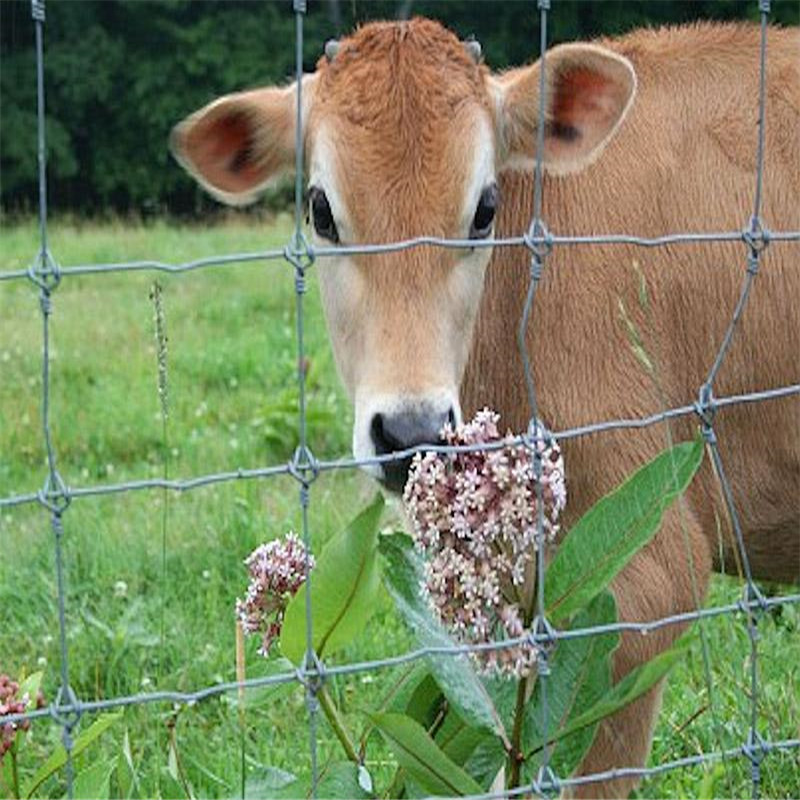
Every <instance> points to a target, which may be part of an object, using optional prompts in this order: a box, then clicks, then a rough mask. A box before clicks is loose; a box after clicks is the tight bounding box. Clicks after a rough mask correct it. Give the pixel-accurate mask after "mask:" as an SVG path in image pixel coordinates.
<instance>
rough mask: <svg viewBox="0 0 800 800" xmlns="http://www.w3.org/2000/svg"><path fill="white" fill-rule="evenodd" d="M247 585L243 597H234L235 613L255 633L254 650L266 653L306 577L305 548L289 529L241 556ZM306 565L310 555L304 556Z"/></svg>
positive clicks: (250, 634) (244, 625)
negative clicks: (257, 637)
mask: <svg viewBox="0 0 800 800" xmlns="http://www.w3.org/2000/svg"><path fill="white" fill-rule="evenodd" d="M244 563H245V566H246V567H247V569H248V572H249V573H250V585H249V586H248V587H247V594H246V595H245V598H244V600H241V599H237V600H236V616H237V617H238V618H239V621H240V622H241V624H242V630H243V631H244V632H245V633H246V634H247V635H249V636H252V635H255V634H259V635H260V636H261V647H259V649H258V652H259V653H260V654H261V655H263V656H266V655H268V654H269V649H270V647H271V646H272V643H273V642H274V641H275V640H276V639H277V638H278V637H279V636H280V635H281V628H282V626H283V616H284V614H285V613H286V607H287V606H288V605H289V601H290V600H291V599H292V597H294V595H295V594H297V591H298V590H299V589H300V587H301V586H302V585H303V584H304V583H305V580H306V572H305V569H306V548H305V545H304V544H303V543H302V542H301V541H300V539H299V538H298V537H297V536H296V535H295V534H294V533H292V532H290V533H288V534H287V535H286V537H285V538H283V539H274V540H273V541H271V542H267V543H266V544H262V545H259V546H258V547H257V548H256V549H255V550H253V552H252V553H251V554H250V555H249V556H248V557H247V558H246V559H245V561H244ZM308 563H309V568H311V569H313V567H314V556H311V555H309V557H308Z"/></svg>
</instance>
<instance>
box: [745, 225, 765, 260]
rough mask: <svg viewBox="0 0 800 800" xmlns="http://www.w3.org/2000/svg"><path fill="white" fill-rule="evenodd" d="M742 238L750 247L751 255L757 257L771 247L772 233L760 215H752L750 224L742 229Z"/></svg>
mask: <svg viewBox="0 0 800 800" xmlns="http://www.w3.org/2000/svg"><path fill="white" fill-rule="evenodd" d="M742 239H744V242H745V244H746V245H747V246H748V247H749V248H750V253H751V255H752V256H754V257H755V258H757V257H758V256H759V255H761V253H763V252H764V250H766V249H767V247H769V244H770V242H771V241H772V234H771V233H770V230H769V228H766V227H764V225H763V223H762V222H761V219H760V217H751V218H750V225H749V226H748V227H747V228H746V229H745V230H744V231H742Z"/></svg>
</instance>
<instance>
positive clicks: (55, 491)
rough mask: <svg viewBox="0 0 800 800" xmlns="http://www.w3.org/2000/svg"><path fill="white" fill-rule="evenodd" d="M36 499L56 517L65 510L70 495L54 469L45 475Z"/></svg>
mask: <svg viewBox="0 0 800 800" xmlns="http://www.w3.org/2000/svg"><path fill="white" fill-rule="evenodd" d="M36 499H37V500H38V501H39V503H40V504H41V505H43V506H44V507H45V508H46V509H47V510H48V511H50V512H52V513H53V514H55V515H56V516H57V517H60V516H61V515H62V514H63V513H64V512H65V511H66V510H67V508H68V507H69V504H70V503H71V502H72V495H71V494H70V491H69V487H68V486H67V484H66V483H64V479H63V478H62V477H61V474H60V473H59V472H58V470H56V469H54V470H53V471H52V472H50V473H49V474H48V475H47V478H46V479H45V482H44V486H43V487H42V488H41V489H40V490H39V491H38V492H37V493H36Z"/></svg>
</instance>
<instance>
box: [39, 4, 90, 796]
mask: <svg viewBox="0 0 800 800" xmlns="http://www.w3.org/2000/svg"><path fill="white" fill-rule="evenodd" d="M31 16H32V17H33V20H34V27H35V32H36V121H37V162H38V165H37V166H38V173H39V252H38V254H37V255H36V257H35V259H34V262H33V264H32V266H31V268H30V269H29V271H28V276H29V278H30V279H31V281H32V282H33V283H34V284H35V285H36V286H38V288H39V309H40V311H41V315H42V411H41V415H42V433H43V437H44V444H45V451H46V455H47V478H46V480H45V485H44V488H43V489H42V491H41V492H40V493H39V499H40V502H41V503H42V505H43V506H45V508H47V510H48V511H49V512H50V523H51V528H52V531H53V549H54V559H55V570H56V589H57V603H58V630H59V653H60V679H61V685H60V686H59V689H58V692H57V694H56V699H55V702H54V704H53V706H52V708H51V713H52V716H53V718H54V720H55V721H56V722H57V723H58V724H59V725H60V726H61V741H62V743H63V745H64V750H65V752H66V764H65V774H66V783H67V796H68V797H69V798H71V797H72V794H73V779H74V765H73V759H72V745H73V741H72V732H73V729H74V728H75V726H76V725H77V723H78V720H79V718H80V706H79V703H78V700H77V698H76V696H75V693H74V692H73V690H72V687H71V686H70V682H69V649H68V644H67V626H66V609H65V606H66V599H65V598H66V590H65V577H64V553H63V541H64V525H63V520H62V516H63V514H64V512H65V511H66V509H67V507H68V505H69V496H68V493H67V491H66V487H65V485H64V482H63V480H62V479H61V476H60V475H59V472H58V468H57V464H56V453H55V448H54V446H53V436H52V431H51V427H50V350H51V348H50V317H51V314H52V311H53V305H52V296H53V292H54V291H55V290H56V288H57V287H58V284H59V282H60V274H59V269H58V265H57V263H56V261H55V260H54V259H53V257H52V255H51V254H50V250H49V247H48V242H47V143H46V139H45V92H44V24H45V0H31Z"/></svg>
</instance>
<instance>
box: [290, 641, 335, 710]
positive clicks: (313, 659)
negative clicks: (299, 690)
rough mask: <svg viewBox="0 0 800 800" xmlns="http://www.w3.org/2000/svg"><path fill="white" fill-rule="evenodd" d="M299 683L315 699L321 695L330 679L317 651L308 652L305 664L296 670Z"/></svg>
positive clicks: (304, 660) (304, 659)
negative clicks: (320, 692) (323, 687)
mask: <svg viewBox="0 0 800 800" xmlns="http://www.w3.org/2000/svg"><path fill="white" fill-rule="evenodd" d="M295 675H296V677H297V681H298V683H300V684H301V685H302V686H303V688H304V689H305V690H306V693H307V694H308V695H309V696H311V697H314V698H315V700H316V696H317V694H318V693H319V691H320V689H322V686H323V685H324V683H325V681H326V680H327V678H328V673H327V670H326V669H325V665H324V664H323V663H322V661H320V660H319V656H318V655H317V652H316V650H311V651H309V652H306V654H305V656H304V658H303V662H302V663H301V664H300V666H299V667H298V668H297V669H296V670H295Z"/></svg>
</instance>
